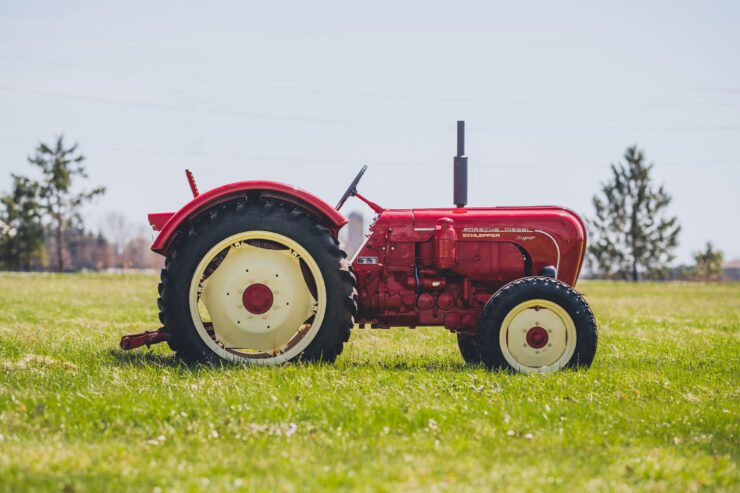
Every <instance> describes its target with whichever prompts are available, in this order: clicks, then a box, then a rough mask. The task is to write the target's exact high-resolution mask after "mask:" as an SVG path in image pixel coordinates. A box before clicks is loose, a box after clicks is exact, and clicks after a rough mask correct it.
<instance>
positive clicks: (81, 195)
mask: <svg viewBox="0 0 740 493" xmlns="http://www.w3.org/2000/svg"><path fill="white" fill-rule="evenodd" d="M84 160H85V157H84V156H83V155H82V154H79V153H77V144H75V145H73V146H72V147H69V148H65V147H64V136H60V137H59V138H58V139H57V142H56V145H55V146H54V147H49V146H47V145H46V144H44V143H41V144H39V146H38V148H37V149H36V153H35V155H34V156H33V157H29V158H28V161H29V162H30V163H31V164H32V165H34V166H37V167H38V168H39V169H40V170H41V174H42V179H41V183H40V184H39V193H40V198H41V207H42V209H43V211H44V212H45V213H46V214H48V216H49V219H50V223H49V228H50V232H51V235H52V238H53V248H54V253H55V255H54V257H55V264H56V270H57V271H59V272H62V271H64V239H65V232H66V231H67V230H68V229H70V228H72V227H81V224H82V218H81V217H80V206H82V205H83V204H84V203H86V202H89V201H91V200H92V199H93V198H94V197H96V196H98V195H101V194H103V193H104V192H105V188H103V187H100V188H95V189H93V190H90V191H83V192H75V191H74V190H73V182H74V181H76V180H75V179H76V178H78V177H79V178H87V172H86V171H85V168H84V166H83V165H82V162H83V161H84Z"/></svg>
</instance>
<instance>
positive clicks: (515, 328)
mask: <svg viewBox="0 0 740 493" xmlns="http://www.w3.org/2000/svg"><path fill="white" fill-rule="evenodd" d="M476 341H477V343H478V348H479V350H480V354H481V359H482V360H483V363H485V365H486V366H487V367H488V368H492V369H508V370H514V371H517V372H520V373H549V372H553V371H557V370H559V369H561V368H580V367H588V366H590V365H591V362H592V361H593V359H594V355H595V354H596V342H597V329H596V322H595V320H594V316H593V313H591V309H590V308H589V306H588V304H587V303H586V301H585V300H584V299H583V297H582V296H581V295H580V294H579V293H578V292H576V290H574V289H573V288H572V287H570V286H568V285H567V284H565V283H563V282H561V281H558V280H556V279H551V278H548V277H525V278H522V279H518V280H516V281H513V282H511V283H509V284H507V285H506V286H504V287H503V288H501V289H500V290H498V291H497V292H496V293H495V294H494V295H493V296H491V298H490V299H489V300H488V302H487V303H486V305H485V306H484V308H483V312H482V313H481V316H480V318H479V319H478V331H477V333H476Z"/></svg>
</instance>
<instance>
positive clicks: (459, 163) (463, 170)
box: [453, 120, 468, 207]
mask: <svg viewBox="0 0 740 493" xmlns="http://www.w3.org/2000/svg"><path fill="white" fill-rule="evenodd" d="M453 162H454V167H455V170H454V190H453V195H454V197H453V199H454V202H455V207H465V206H466V205H467V204H468V157H467V156H466V155H465V122H464V121H462V120H458V122H457V156H455V158H454V160H453Z"/></svg>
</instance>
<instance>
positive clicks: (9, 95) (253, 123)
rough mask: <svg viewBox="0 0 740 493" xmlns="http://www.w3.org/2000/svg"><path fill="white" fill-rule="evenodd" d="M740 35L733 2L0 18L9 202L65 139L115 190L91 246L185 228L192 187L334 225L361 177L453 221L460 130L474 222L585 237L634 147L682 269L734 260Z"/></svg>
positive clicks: (189, 9) (389, 202) (91, 217)
mask: <svg viewBox="0 0 740 493" xmlns="http://www.w3.org/2000/svg"><path fill="white" fill-rule="evenodd" d="M738 25H740V2H736V1H725V2H722V1H706V0H705V1H696V2H685V1H684V2H680V1H675V0H674V1H652V2H645V1H635V2H632V1H621V2H598V1H593V0H589V1H582V2H566V1H560V2H552V1H541V2H524V1H523V2H492V1H481V2H464V1H455V2H431V1H421V2H401V1H398V0H396V1H392V2H381V1H373V2H361V3H360V2H348V1H341V2H246V1H240V2H183V1H172V2H165V1H158V2H151V1H148V2H145V1H141V2H136V1H127V2H116V3H115V4H113V3H112V2H101V1H66V2H54V1H48V2H47V1H17V2H16V1H10V0H5V1H3V2H2V3H0V190H7V189H8V187H9V185H10V176H9V175H10V173H11V172H14V173H27V170H28V165H27V164H26V161H25V158H26V156H27V155H28V154H29V153H31V152H32V150H33V148H34V147H35V146H36V144H37V143H38V141H39V140H45V141H50V140H53V139H54V138H55V137H56V136H57V135H58V134H59V133H62V132H63V133H64V134H65V135H66V136H67V138H68V139H69V140H70V141H78V142H79V143H80V145H81V149H82V151H83V152H84V153H85V154H86V155H87V156H88V158H89V160H88V168H89V172H90V175H91V180H90V182H89V183H90V185H91V186H92V185H106V186H107V187H108V193H107V194H106V195H105V197H104V198H103V199H101V200H100V201H99V202H98V203H97V205H96V206H95V207H91V208H89V209H88V211H87V213H86V215H87V218H88V225H89V226H90V227H92V228H93V229H94V230H96V229H97V228H98V224H99V223H100V221H101V217H102V216H103V215H104V214H105V213H106V212H108V211H122V212H124V213H125V214H126V216H128V217H129V218H130V219H131V220H132V221H139V222H141V223H145V215H146V213H147V212H159V211H168V210H176V209H177V208H179V207H180V206H181V205H182V204H184V203H185V202H186V201H187V200H189V198H190V192H189V189H188V186H187V182H186V180H185V177H184V174H183V169H184V168H190V169H192V170H193V171H194V173H195V175H196V179H197V180H198V182H199V186H200V189H201V191H203V190H206V189H209V188H213V187H216V186H219V185H222V184H225V183H227V182H232V181H241V180H249V179H270V180H276V181H282V182H286V183H290V184H293V185H297V186H300V187H302V188H304V189H306V190H308V191H311V192H313V193H316V194H317V195H319V196H320V197H322V198H324V199H325V200H327V201H328V202H329V203H332V204H333V203H335V202H336V200H337V199H338V198H339V196H340V195H341V193H342V192H343V191H344V189H345V188H346V187H347V185H348V183H349V181H350V180H351V179H352V177H353V176H354V174H355V173H356V172H357V170H358V169H359V168H360V166H361V165H362V164H363V163H366V164H368V165H369V170H368V173H367V174H366V175H365V178H364V179H363V182H362V183H361V186H360V190H361V192H362V193H363V194H364V195H366V196H368V197H369V198H371V199H373V200H374V201H376V202H378V203H380V204H381V205H383V206H385V207H436V206H447V205H450V204H451V202H452V184H451V177H452V155H453V154H454V151H455V120H457V119H465V120H467V122H468V142H467V152H468V155H469V156H470V171H469V174H470V191H469V199H470V202H471V204H470V205H476V206H485V205H524V204H531V205H536V204H560V205H565V206H567V207H571V208H573V209H575V210H576V211H578V212H580V213H581V214H583V215H586V216H588V215H590V214H591V213H592V207H591V197H592V195H593V194H594V193H595V192H596V191H597V189H598V186H599V183H600V182H601V181H603V180H606V179H607V178H608V177H609V169H608V165H609V164H610V163H611V162H613V161H616V160H618V159H620V157H621V155H622V153H623V151H624V149H625V148H626V147H627V146H629V145H632V144H638V145H639V146H640V147H641V148H643V149H644V150H645V152H646V154H647V156H648V158H649V160H650V161H652V162H654V163H655V171H654V176H655V179H656V180H657V182H658V183H663V184H665V186H666V188H667V189H668V191H669V192H670V193H672V194H673V197H674V202H673V204H672V206H671V211H672V212H673V213H675V214H677V215H678V216H679V218H680V221H681V224H682V225H683V233H682V235H681V246H680V249H679V251H678V260H679V261H689V259H690V254H691V252H692V251H694V250H696V249H698V248H700V247H701V246H702V245H703V244H704V243H705V242H706V241H707V240H712V241H713V242H714V243H715V244H716V245H718V246H719V247H720V248H721V249H722V250H723V251H724V252H725V256H726V257H727V258H732V257H738V256H740V228H739V227H738V219H737V217H738V212H740V198H739V197H740V193H738V192H739V190H740V29H738ZM345 207H346V210H344V212H345V213H348V212H349V211H350V210H352V209H354V208H356V209H361V208H362V205H361V204H360V203H358V202H357V201H356V199H351V200H350V201H349V202H348V205H347V206H345ZM365 212H366V217H367V216H369V211H368V210H365Z"/></svg>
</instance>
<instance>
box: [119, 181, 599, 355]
mask: <svg viewBox="0 0 740 493" xmlns="http://www.w3.org/2000/svg"><path fill="white" fill-rule="evenodd" d="M188 178H189V180H190V184H191V189H192V190H193V194H194V195H196V196H195V198H194V199H193V200H192V201H191V202H189V203H188V204H187V205H185V206H184V207H183V208H182V209H180V210H179V211H178V212H176V213H161V214H149V222H150V223H151V225H152V227H153V228H154V229H155V230H156V231H160V233H159V236H158V237H157V239H156V240H155V241H154V244H153V245H152V250H153V251H155V252H157V253H160V254H162V255H167V254H168V250H169V246H170V245H171V244H172V241H173V240H174V239H175V238H176V237H177V235H178V234H180V233H181V232H182V231H183V230H184V228H185V226H187V224H188V223H189V220H190V219H192V218H194V217H197V216H198V215H200V214H203V213H205V212H206V211H208V210H209V209H211V208H213V207H215V206H217V205H219V204H222V203H225V202H229V201H232V200H238V199H242V198H248V199H258V198H265V197H269V198H274V199H277V200H282V201H285V202H288V203H291V204H294V205H296V206H298V207H302V208H304V209H305V210H307V211H308V212H309V213H311V214H312V215H314V216H315V217H316V218H317V219H318V220H319V221H321V222H322V223H323V224H324V225H325V226H327V227H328V228H329V229H330V230H331V231H332V234H333V235H334V236H335V237H336V236H337V235H338V233H339V229H341V227H342V226H343V225H345V224H346V223H347V220H346V219H345V218H344V217H343V216H342V215H341V214H339V213H338V212H337V211H336V210H335V209H334V208H332V207H331V206H329V205H328V204H327V203H326V202H324V201H323V200H321V199H319V198H318V197H316V196H314V195H312V194H310V193H308V192H305V191H303V190H301V189H299V188H296V187H292V186H289V185H284V184H281V183H275V182H268V181H246V182H240V183H233V184H231V185H226V186H223V187H219V188H216V189H214V190H211V191H208V192H206V193H204V194H202V195H197V193H198V192H197V188H196V187H195V184H194V181H193V180H191V176H189V177H188ZM357 196H358V198H360V199H362V200H364V201H366V202H367V203H368V204H369V205H370V207H371V208H372V209H373V210H374V211H375V212H376V213H378V216H377V217H376V219H375V222H374V223H373V224H372V225H371V227H370V233H369V235H368V238H367V241H366V242H365V244H364V245H363V246H362V247H361V249H360V251H359V252H358V253H357V255H356V256H355V259H354V260H353V262H352V268H353V270H354V272H355V275H356V276H357V294H358V307H359V313H358V317H357V320H356V322H357V323H361V324H365V323H370V324H371V325H372V326H373V327H383V328H388V327H390V326H392V325H393V326H406V327H412V328H413V327H416V326H427V325H437V326H444V327H446V328H447V329H449V330H451V331H454V332H463V333H474V332H475V327H476V321H477V319H478V316H479V315H480V313H481V311H482V309H483V305H484V304H485V303H486V302H487V301H488V299H489V298H490V297H491V295H493V294H494V293H495V292H496V291H497V290H498V289H499V288H501V287H502V286H504V285H505V284H507V283H509V282H511V281H513V280H515V279H518V278H521V277H525V276H532V275H538V274H539V273H540V272H542V270H543V269H544V268H546V267H549V268H550V271H551V272H554V273H555V277H557V279H560V280H561V281H563V282H565V283H567V284H569V285H571V286H573V285H575V283H576V279H577V278H578V273H579V271H580V269H581V264H582V263H583V256H584V252H585V248H586V229H585V227H584V224H583V221H582V220H581V218H580V217H578V215H577V214H576V213H574V212H573V211H570V210H568V209H564V208H562V207H550V206H548V207H492V208H448V209H444V208H443V209H403V210H393V209H386V210H384V209H383V208H382V207H380V206H378V205H377V204H374V203H372V202H370V201H368V200H367V199H365V198H364V197H362V196H360V195H359V194H357ZM161 340H164V335H163V334H161V333H160V332H147V333H143V334H139V335H136V336H127V337H125V338H124V340H122V341H121V344H122V347H124V345H125V346H126V347H125V348H126V349H130V348H132V347H138V346H140V345H143V344H150V343H156V342H160V341H161Z"/></svg>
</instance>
